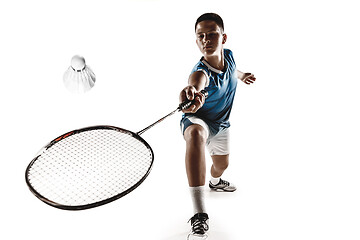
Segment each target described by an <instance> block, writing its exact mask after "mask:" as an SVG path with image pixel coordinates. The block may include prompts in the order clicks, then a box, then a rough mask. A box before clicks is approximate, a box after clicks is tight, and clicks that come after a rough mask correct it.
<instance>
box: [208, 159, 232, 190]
mask: <svg viewBox="0 0 360 240" xmlns="http://www.w3.org/2000/svg"><path fill="white" fill-rule="evenodd" d="M211 157H212V160H213V165H212V166H211V180H210V182H209V187H210V188H211V189H212V190H216V191H217V190H220V191H225V192H233V191H235V190H236V187H235V186H234V185H233V184H231V183H229V182H228V181H225V180H224V179H221V178H220V177H221V176H222V174H223V173H224V171H225V170H226V169H227V167H228V166H229V155H228V154H227V155H213V156H211Z"/></svg>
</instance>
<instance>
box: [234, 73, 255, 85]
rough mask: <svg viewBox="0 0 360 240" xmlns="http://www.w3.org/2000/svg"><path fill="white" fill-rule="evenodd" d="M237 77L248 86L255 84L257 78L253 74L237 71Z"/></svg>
mask: <svg viewBox="0 0 360 240" xmlns="http://www.w3.org/2000/svg"><path fill="white" fill-rule="evenodd" d="M237 77H238V79H240V80H241V81H243V82H244V83H246V84H248V85H249V84H251V83H254V82H255V80H256V78H255V76H254V74H252V73H243V72H241V71H239V70H237Z"/></svg>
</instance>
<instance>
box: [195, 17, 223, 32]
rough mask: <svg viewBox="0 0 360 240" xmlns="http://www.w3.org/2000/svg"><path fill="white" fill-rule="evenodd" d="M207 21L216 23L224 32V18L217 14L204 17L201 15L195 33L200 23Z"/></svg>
mask: <svg viewBox="0 0 360 240" xmlns="http://www.w3.org/2000/svg"><path fill="white" fill-rule="evenodd" d="M206 20H210V21H214V22H215V23H216V24H217V25H218V26H219V27H220V29H221V30H222V31H224V22H223V20H222V18H221V17H220V16H219V15H217V14H216V13H204V14H203V15H201V16H200V17H199V18H198V19H197V20H196V23H195V31H196V26H197V25H198V23H199V22H202V21H206Z"/></svg>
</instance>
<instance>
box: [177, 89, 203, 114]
mask: <svg viewBox="0 0 360 240" xmlns="http://www.w3.org/2000/svg"><path fill="white" fill-rule="evenodd" d="M200 93H202V94H203V95H204V96H205V98H207V96H208V92H207V91H206V90H205V89H203V90H201V91H200ZM194 102H195V99H193V100H186V101H184V102H182V103H180V104H179V107H178V109H179V110H184V109H187V108H188V107H190V105H191V104H193V103H194Z"/></svg>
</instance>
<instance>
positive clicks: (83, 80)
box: [63, 55, 96, 93]
mask: <svg viewBox="0 0 360 240" xmlns="http://www.w3.org/2000/svg"><path fill="white" fill-rule="evenodd" d="M63 80H64V85H65V87H66V88H67V89H68V90H69V91H70V92H73V93H84V92H87V91H89V90H90V89H91V88H92V87H93V86H94V84H95V80H96V77H95V74H94V73H93V71H92V70H91V69H90V68H89V66H87V65H86V64H85V59H84V58H83V57H82V56H79V55H75V56H73V57H72V59H71V65H70V67H69V68H68V69H67V70H66V72H65V73H64V77H63Z"/></svg>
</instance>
